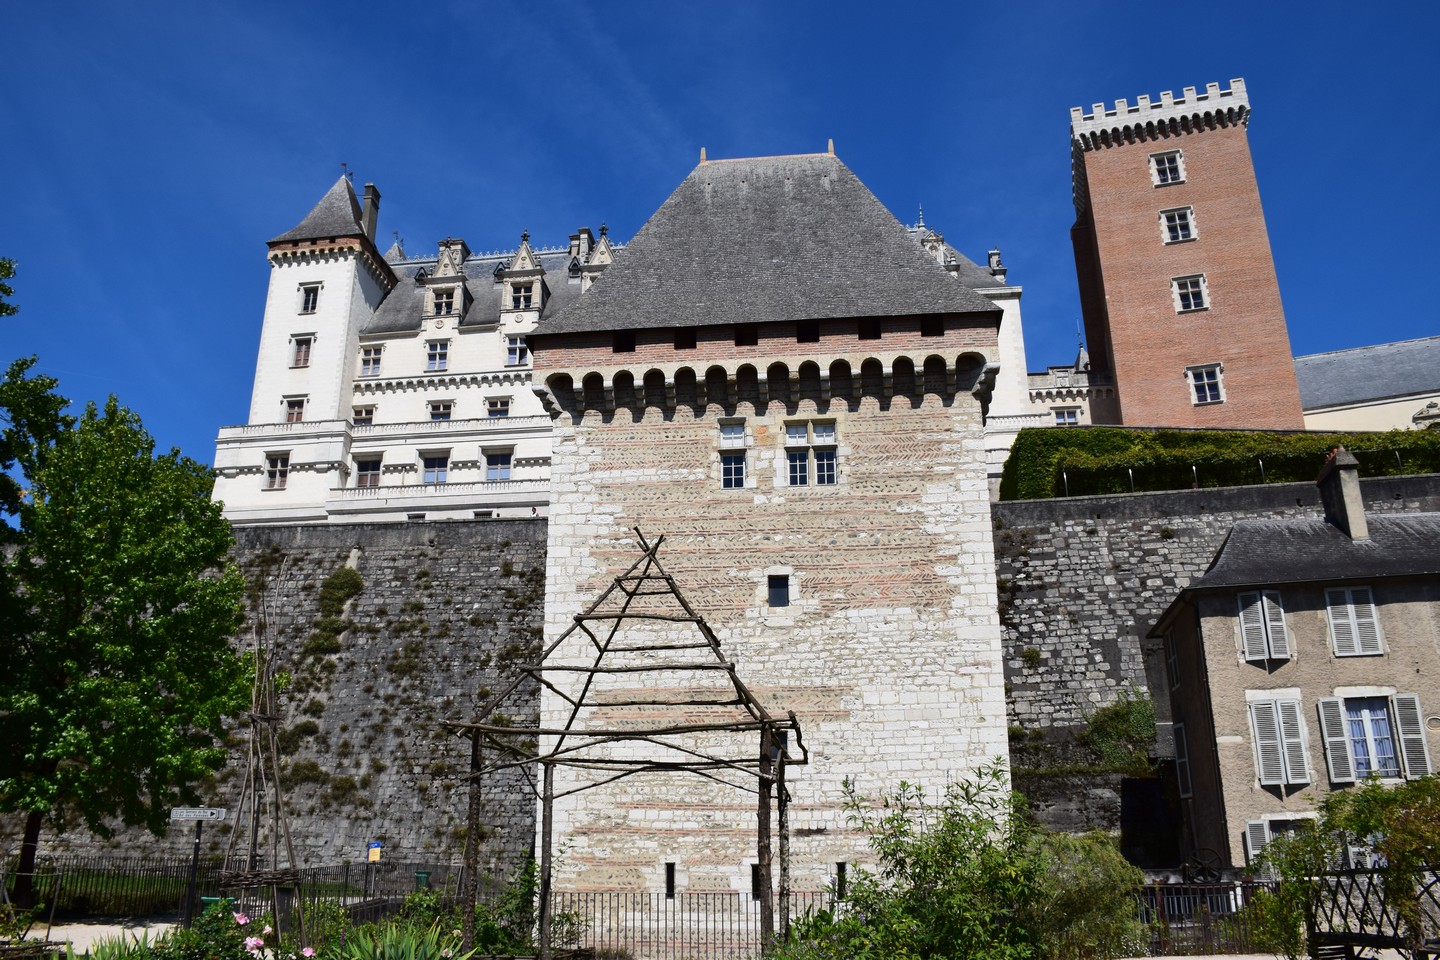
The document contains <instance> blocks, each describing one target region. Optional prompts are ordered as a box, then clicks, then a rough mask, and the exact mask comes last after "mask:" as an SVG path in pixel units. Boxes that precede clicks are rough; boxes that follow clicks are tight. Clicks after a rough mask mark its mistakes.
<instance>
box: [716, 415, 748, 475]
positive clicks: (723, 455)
mask: <svg viewBox="0 0 1440 960" xmlns="http://www.w3.org/2000/svg"><path fill="white" fill-rule="evenodd" d="M746 452H747V451H746V440H745V423H744V421H741V420H732V421H728V422H724V421H722V422H721V424H720V487H721V489H723V490H739V489H742V488H743V487H744V486H745V457H746Z"/></svg>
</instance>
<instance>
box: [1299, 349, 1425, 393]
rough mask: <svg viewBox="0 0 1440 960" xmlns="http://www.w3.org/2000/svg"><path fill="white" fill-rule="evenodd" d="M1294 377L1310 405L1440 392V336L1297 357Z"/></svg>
mask: <svg viewBox="0 0 1440 960" xmlns="http://www.w3.org/2000/svg"><path fill="white" fill-rule="evenodd" d="M1295 379H1296V380H1297V381H1299V383H1300V406H1301V407H1303V408H1304V409H1306V410H1318V409H1323V408H1325V407H1338V406H1343V405H1346V404H1352V403H1363V402H1365V401H1369V400H1384V399H1386V398H1388V397H1405V396H1412V395H1414V394H1425V393H1440V337H1424V338H1422V339H1419V340H1401V341H1399V342H1397V343H1377V344H1375V345H1374V346H1370V347H1355V348H1353V349H1350V350H1334V351H1331V352H1330V353H1312V354H1311V355H1310V356H1308V357H1296V358H1295Z"/></svg>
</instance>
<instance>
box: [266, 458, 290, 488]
mask: <svg viewBox="0 0 1440 960" xmlns="http://www.w3.org/2000/svg"><path fill="white" fill-rule="evenodd" d="M289 477H290V454H288V453H272V454H270V455H269V456H267V457H266V458H265V489H266V490H284V489H285V481H286V480H287V479H289Z"/></svg>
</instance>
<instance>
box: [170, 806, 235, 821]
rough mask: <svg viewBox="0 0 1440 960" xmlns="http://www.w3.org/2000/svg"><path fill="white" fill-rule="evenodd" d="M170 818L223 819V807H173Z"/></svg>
mask: <svg viewBox="0 0 1440 960" xmlns="http://www.w3.org/2000/svg"><path fill="white" fill-rule="evenodd" d="M170 819H171V820H224V819H225V808H224V807H174V808H172V809H171V810H170Z"/></svg>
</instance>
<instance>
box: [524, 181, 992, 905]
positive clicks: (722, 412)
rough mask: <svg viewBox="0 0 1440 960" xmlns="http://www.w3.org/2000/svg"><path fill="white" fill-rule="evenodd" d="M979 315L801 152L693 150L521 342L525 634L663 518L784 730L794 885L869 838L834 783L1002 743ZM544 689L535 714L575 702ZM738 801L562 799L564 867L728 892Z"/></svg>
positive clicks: (884, 215) (681, 562) (908, 242)
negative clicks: (548, 456)
mask: <svg viewBox="0 0 1440 960" xmlns="http://www.w3.org/2000/svg"><path fill="white" fill-rule="evenodd" d="M1001 318H1002V310H1001V308H1000V307H997V306H996V305H995V304H994V303H992V302H991V301H990V300H988V299H987V298H986V297H985V296H983V295H981V294H979V293H977V292H976V291H975V290H974V289H972V288H971V287H969V286H967V285H966V284H965V283H963V282H957V280H956V279H955V278H954V277H953V276H951V275H950V273H949V272H947V270H946V269H945V268H944V266H943V265H942V264H940V263H937V262H936V260H935V258H934V257H933V256H931V255H929V254H928V253H927V252H926V251H925V250H923V249H922V248H921V247H920V246H919V245H918V244H916V243H915V242H914V239H913V238H911V237H910V236H909V235H908V234H907V232H906V229H905V228H904V227H903V226H901V224H900V223H899V222H898V221H897V220H896V219H895V218H894V217H893V216H892V215H891V214H890V213H889V212H888V211H887V210H886V209H885V208H884V206H883V205H882V204H881V203H880V202H879V200H877V199H876V197H875V196H874V195H873V194H872V193H870V191H869V190H868V189H866V187H865V186H864V185H863V184H862V183H861V182H860V181H859V179H857V178H856V177H855V175H854V174H853V173H852V172H851V171H850V170H849V169H848V168H847V167H846V166H845V165H844V164H842V163H841V162H840V161H839V160H838V159H836V158H835V156H834V155H833V154H816V155H806V156H788V157H769V158H761V159H744V160H720V161H710V162H706V161H704V160H703V159H702V161H701V163H700V165H699V166H698V167H696V168H695V169H694V170H693V171H692V172H691V173H690V175H689V176H688V177H687V178H686V179H685V181H684V182H683V183H681V184H680V186H679V187H678V188H677V189H676V190H675V192H674V193H673V194H672V195H671V196H670V198H669V199H668V200H667V201H666V202H665V203H664V205H662V206H661V207H660V209H659V210H658V211H657V212H656V213H655V215H654V216H653V217H651V219H650V220H649V221H648V222H647V223H646V224H645V226H644V227H643V228H642V229H641V230H640V232H639V233H638V234H637V235H636V236H635V238H634V240H633V241H631V242H630V244H629V245H627V247H626V248H625V250H624V252H623V254H621V255H619V256H617V258H616V261H615V264H614V265H613V266H612V267H611V268H610V269H609V271H608V272H607V273H606V275H605V276H604V278H603V279H602V280H600V281H599V282H598V283H597V284H596V285H595V287H594V288H593V289H592V290H591V291H590V292H589V293H588V294H586V295H585V296H584V297H583V298H581V299H580V300H579V301H578V302H577V303H575V304H574V305H573V306H571V307H570V308H568V309H567V310H565V311H563V312H562V313H559V314H557V315H556V316H554V317H553V318H549V319H543V320H542V321H541V322H540V324H539V325H538V326H537V327H536V330H535V332H534V333H533V334H532V336H531V340H530V342H531V346H532V349H533V352H534V361H535V370H536V378H535V381H536V384H537V391H539V390H541V389H542V388H541V387H540V384H542V383H543V385H544V386H543V391H544V396H545V399H546V402H547V406H548V407H549V409H550V410H551V414H552V416H553V417H554V434H553V453H552V457H553V461H552V469H551V500H550V514H549V516H550V531H549V537H550V548H549V554H548V557H549V559H548V566H547V577H546V602H545V610H546V637H547V643H548V642H550V641H552V640H554V639H555V638H558V637H560V636H561V635H562V634H563V633H564V632H565V630H566V629H568V628H569V627H570V625H571V624H572V622H573V617H574V616H575V615H576V614H577V613H579V612H580V611H581V610H582V609H583V608H584V607H585V606H586V604H588V603H589V602H590V601H591V600H593V599H594V598H595V596H596V595H597V594H598V593H599V592H600V591H601V590H603V589H604V588H605V587H606V586H608V585H609V583H610V581H611V578H613V577H614V576H615V575H616V574H617V573H619V572H621V571H622V570H623V569H624V568H625V567H627V566H628V565H629V564H630V562H631V560H632V559H633V556H634V552H635V540H634V535H633V534H632V533H631V530H632V528H635V527H639V528H641V529H643V530H644V532H645V533H646V535H647V536H648V535H661V534H663V535H664V536H665V537H666V538H667V539H666V546H665V551H664V555H665V563H666V569H667V570H668V571H669V573H670V574H671V575H673V576H674V577H675V580H676V582H677V583H678V584H679V586H680V588H681V589H682V590H683V591H684V592H685V595H686V597H687V598H688V600H689V602H690V603H691V604H692V605H693V606H694V608H695V609H696V610H697V611H698V612H699V613H700V614H701V615H702V616H704V617H705V618H706V619H707V620H708V621H709V623H710V624H711V625H712V627H713V628H714V629H715V631H716V634H717V635H718V636H719V637H720V639H721V641H722V643H723V645H724V649H725V651H726V655H727V656H728V657H729V658H730V659H732V660H733V661H734V662H735V663H736V665H737V669H738V671H739V674H740V676H741V677H742V678H743V680H744V681H745V683H746V684H748V685H749V687H750V689H751V690H753V691H754V692H755V693H756V695H757V696H759V697H760V698H761V700H762V701H763V702H764V703H765V704H766V707H767V709H771V710H772V711H774V712H778V713H779V714H780V715H783V714H784V712H785V711H787V710H794V711H795V713H796V714H797V716H798V719H799V721H800V723H801V725H802V727H803V729H804V739H805V743H806V745H807V746H808V747H809V749H810V751H811V760H810V763H809V765H808V766H805V767H803V768H797V771H798V772H797V773H796V774H795V776H794V777H793V779H791V780H790V781H789V783H790V789H791V792H792V794H793V795H794V797H795V800H794V806H793V807H792V813H791V833H792V836H793V837H794V839H793V842H792V851H793V853H792V856H793V860H794V875H795V886H796V889H799V890H819V889H824V887H825V884H826V883H827V881H828V880H830V879H831V878H832V877H833V876H834V875H835V874H836V872H837V869H838V868H837V866H836V865H837V864H840V863H846V862H852V861H855V860H858V859H862V858H863V857H865V856H867V855H868V854H867V852H866V851H867V848H866V841H865V839H864V838H863V837H862V836H859V835H857V834H856V833H854V832H852V831H851V830H850V829H849V828H848V826H847V823H846V818H845V814H844V811H843V809H842V804H843V801H844V793H843V783H844V781H845V780H847V779H849V780H852V781H854V782H856V783H858V784H859V786H860V788H861V789H862V790H863V791H865V792H866V793H870V794H874V793H878V792H881V791H883V790H886V789H890V788H894V787H895V786H897V785H898V784H899V783H900V781H902V780H905V781H908V782H910V783H912V784H921V785H924V786H925V787H926V788H927V789H929V790H931V791H938V790H942V789H943V787H944V784H945V783H946V782H947V780H950V779H954V778H957V777H961V776H965V775H967V774H968V773H970V772H972V771H973V770H974V769H975V767H976V766H977V765H978V764H980V763H983V762H985V761H987V760H990V759H993V758H995V757H997V756H1000V757H1003V756H1004V755H1006V753H1007V745H1006V728H1005V702H1004V680H1003V676H1002V664H1001V656H1000V629H999V623H998V620H997V616H996V596H995V577H994V567H993V544H992V539H991V526H990V515H989V505H988V497H987V491H986V464H985V435H984V412H983V411H984V404H985V402H987V400H988V386H987V384H989V383H991V382H993V378H994V374H995V366H994V360H995V358H996V356H997V351H998V349H999V328H1000V324H1001ZM649 629H650V630H651V631H652V632H654V633H656V634H659V635H660V636H658V637H651V639H652V640H658V641H659V642H664V640H665V637H664V636H663V634H664V632H665V631H666V630H669V629H672V627H670V626H667V625H666V623H665V622H664V621H656V622H654V623H653V624H651V626H650V627H649ZM684 639H685V638H684V637H681V636H679V634H678V633H677V636H676V638H675V642H682V641H683V640H684ZM577 642H579V641H577ZM555 655H556V656H559V657H562V658H564V657H574V658H576V662H580V661H581V660H583V659H584V656H585V650H584V649H583V648H577V649H575V650H566V649H561V650H559V651H557V653H556V654H555ZM544 697H545V700H544V702H543V703H542V719H543V722H542V726H546V727H555V726H556V725H557V723H558V722H559V721H560V720H562V719H563V717H564V710H565V708H566V706H567V704H566V702H565V700H564V699H563V698H562V696H561V695H560V694H559V692H558V691H556V692H551V691H546V692H545V694H544ZM625 702H628V701H627V700H626V699H625V698H624V697H621V698H620V700H618V701H617V706H616V708H615V716H614V717H613V719H614V722H615V724H617V725H623V724H624V723H625V722H626V720H627V716H628V714H627V713H626V710H627V708H626V707H625V706H624V703H625ZM675 709H676V710H677V711H680V710H684V709H687V708H684V707H680V706H677V707H676V708H675ZM688 709H690V711H691V712H692V713H693V711H694V709H695V708H688ZM560 776H561V774H560V773H558V772H557V781H558V780H559V778H560ZM571 786H573V785H571ZM565 789H567V784H565V783H561V782H557V784H556V790H557V792H563V791H564V790H565ZM755 822H756V820H755V800H754V797H753V795H746V794H743V793H739V792H738V791H734V790H725V789H721V788H719V787H716V786H715V785H714V784H713V783H710V782H708V781H705V780H702V779H699V778H693V777H692V778H690V779H688V780H685V779H678V780H677V779H672V780H665V779H663V778H660V779H643V778H634V779H631V780H626V781H623V782H621V783H616V784H612V785H611V786H610V787H606V788H603V789H597V790H591V791H588V792H585V793H580V794H577V795H575V796H574V797H572V798H570V799H569V800H568V801H566V802H563V803H561V804H560V805H559V806H557V808H556V834H555V835H556V838H557V841H560V842H564V843H565V844H566V845H567V853H566V855H565V861H564V868H563V871H562V873H561V875H560V876H559V877H558V879H557V884H558V886H560V887H561V888H562V889H563V888H571V889H574V888H585V889H629V890H650V891H653V892H659V891H661V890H664V889H666V877H667V874H673V875H674V876H675V878H676V884H677V886H678V887H679V889H680V890H682V891H685V890H689V891H701V890H711V891H734V892H737V893H743V894H746V895H748V893H749V891H750V884H751V879H752V873H751V867H752V866H753V864H754V863H755V844H754V830H755ZM671 865H673V866H671Z"/></svg>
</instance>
